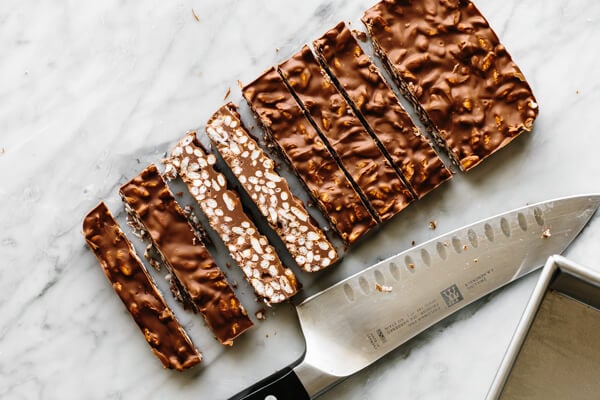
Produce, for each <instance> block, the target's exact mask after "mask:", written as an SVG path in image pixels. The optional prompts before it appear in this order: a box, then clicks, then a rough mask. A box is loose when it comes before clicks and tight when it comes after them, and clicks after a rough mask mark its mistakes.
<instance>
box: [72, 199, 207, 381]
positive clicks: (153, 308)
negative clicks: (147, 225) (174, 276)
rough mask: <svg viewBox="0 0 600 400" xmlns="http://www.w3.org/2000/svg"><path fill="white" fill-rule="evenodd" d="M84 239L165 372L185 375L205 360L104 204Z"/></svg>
mask: <svg viewBox="0 0 600 400" xmlns="http://www.w3.org/2000/svg"><path fill="white" fill-rule="evenodd" d="M83 235H84V236H85V240H86V241H87V243H88V245H89V246H90V248H91V249H92V251H93V252H94V254H95V255H96V257H97V258H98V261H99V262H100V265H101V266H102V270H103V271H104V274H105V275H106V277H107V278H108V280H109V281H110V283H111V284H112V286H113V288H114V289H115V292H117V295H118V296H119V298H120V299H121V301H122V302H123V304H124V305H125V307H126V308H127V310H128V311H129V313H130V314H131V316H132V317H133V319H134V321H135V322H136V324H137V325H138V327H139V328H140V330H141V331H142V332H143V333H144V337H145V338H146V341H147V342H148V344H149V345H150V347H151V348H152V352H153V353H154V354H155V355H156V356H157V357H158V358H159V359H160V361H161V362H162V363H163V366H164V367H165V368H170V369H176V370H178V371H182V370H184V369H186V368H190V367H192V366H194V365H196V364H198V363H199V362H200V361H201V360H202V356H201V354H200V353H199V352H198V350H196V348H195V347H194V345H193V344H192V342H191V340H190V338H189V337H188V336H187V334H186V333H185V331H184V330H183V328H182V327H181V325H180V324H179V321H177V319H176V318H175V316H174V315H173V312H172V311H171V309H170V308H169V307H168V306H167V304H166V303H165V300H164V298H163V297H162V295H161V294H160V292H159V291H158V289H157V288H156V285H155V284H154V281H153V280H152V278H151V277H150V275H149V274H148V271H146V268H145V267H144V265H143V264H142V262H141V261H140V259H139V258H138V256H137V255H136V253H135V250H134V249H133V246H132V245H131V242H129V240H128V239H127V238H126V237H125V234H124V233H123V231H122V230H121V228H120V227H119V225H118V224H117V221H116V220H115V219H114V217H113V216H112V214H111V213H110V211H109V210H108V208H107V207H106V205H105V204H104V203H100V204H99V205H98V206H96V207H95V208H94V209H93V210H91V211H90V212H89V213H88V214H87V215H86V216H85V219H84V221H83Z"/></svg>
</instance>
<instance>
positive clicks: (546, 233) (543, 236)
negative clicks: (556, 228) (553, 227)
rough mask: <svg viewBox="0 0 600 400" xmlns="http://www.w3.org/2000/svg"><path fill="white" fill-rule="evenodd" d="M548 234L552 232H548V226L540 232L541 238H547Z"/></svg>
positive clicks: (550, 234)
mask: <svg viewBox="0 0 600 400" xmlns="http://www.w3.org/2000/svg"><path fill="white" fill-rule="evenodd" d="M550 236H552V233H550V228H546V229H544V231H543V232H542V239H548V238H549V237H550Z"/></svg>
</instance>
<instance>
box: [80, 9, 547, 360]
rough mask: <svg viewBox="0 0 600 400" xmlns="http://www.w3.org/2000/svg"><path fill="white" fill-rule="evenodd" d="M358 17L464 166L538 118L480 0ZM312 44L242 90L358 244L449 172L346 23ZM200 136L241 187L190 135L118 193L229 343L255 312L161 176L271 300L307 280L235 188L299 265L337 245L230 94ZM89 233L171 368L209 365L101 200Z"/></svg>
mask: <svg viewBox="0 0 600 400" xmlns="http://www.w3.org/2000/svg"><path fill="white" fill-rule="evenodd" d="M363 21H364V23H365V25H366V26H367V29H368V31H369V33H370V36H371V39H372V42H373V44H374V47H375V50H376V52H377V53H378V55H379V56H380V57H381V59H382V60H383V63H384V65H385V66H386V67H387V69H388V72H389V73H390V74H391V76H392V77H394V79H395V80H396V83H397V84H398V86H399V87H400V89H401V90H402V91H403V93H404V94H405V95H406V96H407V97H408V98H409V100H410V101H412V102H413V103H414V105H415V107H416V111H417V113H418V114H419V115H420V116H421V117H422V120H423V122H424V123H425V125H426V126H427V128H428V130H429V131H430V133H431V134H432V135H433V137H434V138H435V140H436V141H437V142H438V143H439V144H440V146H441V147H442V148H444V149H446V150H447V152H448V154H449V155H450V157H451V159H452V160H453V161H454V162H455V163H456V164H457V165H458V166H459V167H460V168H461V169H463V170H468V169H470V168H472V167H474V166H475V165H477V164H478V163H479V162H480V161H482V160H483V159H484V158H485V157H487V156H489V155H490V154H492V153H493V152H495V151H496V150H498V149H499V148H501V147H503V146H504V145H506V144H507V143H508V142H510V141H511V140H512V139H513V138H514V137H516V136H517V135H518V134H519V133H521V132H523V131H526V130H530V129H531V128H532V124H533V120H534V119H535V117H536V115H537V104H536V102H535V99H534V97H533V95H532V93H531V89H530V88H529V85H528V84H527V83H526V81H525V80H524V78H523V75H522V74H521V72H520V71H519V69H518V67H517V66H516V65H515V64H514V63H513V62H512V60H511V58H510V56H509V55H508V53H507V52H506V50H505V49H504V47H503V46H502V45H501V44H500V43H499V41H498V38H497V37H496V35H495V34H494V32H493V31H492V30H491V29H490V28H489V25H488V23H487V21H486V20H485V18H484V17H483V16H482V15H481V13H480V12H479V11H478V10H477V9H476V8H475V6H474V5H473V4H472V3H470V2H468V1H460V2H459V1H441V0H440V2H439V3H437V2H436V1H422V0H414V1H397V2H393V1H384V2H381V3H379V4H377V5H375V6H374V7H372V8H371V9H369V10H367V11H366V12H365V14H364V17H363ZM358 36H359V39H360V40H364V37H363V38H360V35H358ZM313 45H314V49H315V52H316V54H317V57H315V55H313V52H312V51H311V49H310V48H309V47H308V46H304V47H303V48H302V49H301V51H300V52H298V53H297V54H295V55H294V56H292V57H291V58H290V59H288V60H287V61H285V62H283V63H282V64H280V65H279V66H278V67H277V68H275V67H272V68H270V69H269V70H267V71H266V72H265V73H264V74H263V75H261V76H260V77H259V78H257V79H256V80H255V81H254V82H252V83H250V84H248V85H247V86H245V87H244V88H243V90H242V91H243V95H244V97H245V99H246V100H247V102H248V103H249V105H250V107H251V108H252V109H253V111H254V112H255V114H256V115H257V117H258V118H259V120H260V121H261V123H262V126H263V128H264V131H265V139H266V141H267V143H268V145H269V147H271V148H273V149H275V150H276V151H277V152H278V153H279V155H280V156H281V158H282V159H284V160H286V162H287V163H288V164H289V166H290V167H291V168H292V170H293V171H294V172H295V173H296V174H297V176H298V177H299V179H300V181H301V182H303V183H304V185H305V187H306V189H307V191H308V192H309V193H310V194H311V195H312V197H313V201H314V203H315V204H316V205H318V207H319V208H320V210H321V211H322V212H323V214H324V215H325V216H326V218H328V220H329V222H330V223H331V226H332V227H333V229H334V231H335V232H337V234H338V235H339V237H340V238H341V239H342V240H343V242H344V243H345V244H346V245H352V244H353V243H354V242H356V240H358V239H359V238H360V237H362V236H363V235H364V234H365V233H366V232H367V231H369V230H370V229H371V228H372V227H374V226H375V225H377V224H379V223H381V222H384V221H387V220H389V219H390V218H392V217H393V216H395V215H396V214H398V213H399V212H400V211H401V210H403V209H404V208H405V207H406V206H407V205H408V204H410V203H411V202H412V201H414V200H415V199H418V198H421V197H423V196H424V195H425V194H427V193H428V192H430V191H431V190H433V189H434V188H436V187H437V186H438V185H440V184H441V183H443V182H444V181H446V180H448V179H450V177H451V176H452V175H451V174H450V172H449V171H448V169H447V168H446V167H445V166H444V164H443V163H442V161H441V160H440V158H439V157H438V156H437V155H436V153H435V151H434V149H433V148H432V146H431V144H430V143H429V141H428V140H427V139H426V138H425V136H423V135H421V134H420V131H419V129H418V128H417V127H416V126H415V125H414V123H413V122H412V120H411V119H410V117H409V116H408V114H407V113H406V112H405V110H404V109H403V108H402V107H401V105H400V103H399V102H398V99H397V97H396V96H395V95H394V92H393V91H392V90H391V89H390V86H389V85H388V83H386V81H385V80H384V78H383V77H382V75H381V74H380V72H379V71H378V68H377V67H376V66H375V65H374V64H373V63H372V62H371V60H370V59H369V57H368V56H367V55H366V54H365V53H364V52H363V50H362V49H361V47H360V46H359V44H358V42H357V40H356V39H355V37H354V36H353V34H352V33H351V31H350V30H349V29H348V28H347V27H346V26H345V24H344V23H340V24H338V25H337V26H335V27H334V28H333V29H331V30H330V31H328V32H327V33H326V34H325V35H323V36H322V37H321V38H319V39H318V40H316V41H315V42H314V43H313ZM206 133H207V135H208V137H209V138H210V140H211V142H212V145H213V146H212V147H213V151H214V149H216V151H218V152H219V153H220V155H221V157H222V158H223V160H224V162H225V163H226V164H227V167H228V168H229V169H230V171H231V172H232V174H233V176H235V178H236V180H237V182H236V184H235V185H231V184H229V185H228V182H227V180H226V178H225V176H224V175H223V174H222V173H220V172H219V171H218V170H217V169H215V164H216V160H217V158H216V156H215V154H212V153H210V152H209V151H206V150H205V149H204V148H203V147H202V145H201V144H200V142H199V141H198V138H197V137H196V133H195V132H190V133H188V134H187V135H186V136H185V137H184V138H183V139H181V140H180V141H179V142H178V143H177V144H176V146H175V147H174V148H173V149H172V151H171V153H170V155H169V156H168V157H167V158H166V159H165V160H164V163H165V171H164V174H163V175H161V173H160V172H159V170H158V168H157V167H156V166H155V165H151V166H149V167H147V168H146V169H145V170H144V171H143V172H142V173H141V174H140V175H138V176H137V177H135V178H134V179H132V180H131V181H130V182H128V183H126V184H125V185H123V186H122V187H121V191H120V193H121V196H122V198H123V201H124V204H125V208H126V210H127V211H128V215H129V222H130V225H132V227H134V229H135V230H136V231H138V232H139V233H140V234H141V236H142V238H144V239H147V240H148V241H149V242H150V245H151V246H150V247H149V248H150V251H149V252H147V253H148V254H146V257H147V258H148V259H149V261H151V263H152V264H153V265H164V266H166V268H167V269H168V271H169V273H170V274H171V277H172V288H173V293H174V294H175V296H176V297H177V298H178V299H179V300H180V301H182V302H183V303H184V304H185V305H186V306H188V307H189V308H191V309H192V310H194V311H198V312H200V313H201V314H202V315H203V317H204V319H205V321H206V323H207V325H208V326H209V327H210V328H211V329H212V331H213V332H214V334H215V336H216V337H217V339H218V340H219V341H220V342H221V343H223V344H226V345H231V344H232V342H233V340H234V338H236V337H237V336H239V335H240V334H241V333H243V332H244V331H246V330H247V329H248V328H250V327H251V326H252V322H251V320H250V319H249V317H248V315H247V313H246V311H245V309H244V307H243V306H242V304H241V303H240V301H239V300H238V299H237V297H236V295H235V293H234V291H233V290H232V288H231V287H230V286H229V284H228V282H227V280H226V279H225V276H224V275H223V273H222V271H221V270H220V269H219V268H218V267H217V265H216V264H215V262H214V261H213V258H212V257H211V255H210V254H209V253H208V251H207V249H206V248H205V247H204V245H203V243H202V235H201V233H200V232H199V231H198V228H197V227H196V226H195V225H194V224H192V223H190V221H189V218H188V217H189V216H188V215H186V213H185V212H184V210H183V209H182V208H181V207H180V206H179V205H178V203H177V201H176V200H175V197H174V196H173V194H172V192H171V191H170V189H169V187H168V185H167V183H166V182H165V180H164V178H166V179H167V180H170V179H173V178H175V177H176V176H179V177H180V178H181V179H182V180H183V181H184V182H185V184H186V185H187V187H188V189H189V192H190V193H191V194H192V196H193V197H194V198H195V199H196V201H197V202H198V204H199V206H200V208H201V210H202V212H203V213H204V214H205V216H206V219H207V221H208V223H209V224H210V227H211V229H213V230H214V231H215V232H217V233H218V234H219V236H220V238H221V240H222V242H223V243H224V244H225V246H226V247H227V248H228V249H229V251H230V253H231V256H232V258H233V259H234V260H235V261H236V263H237V264H238V266H239V267H240V268H241V269H242V270H243V273H244V275H245V277H246V279H247V281H248V283H249V284H250V286H252V288H253V289H254V291H255V293H256V295H257V296H258V297H260V298H261V299H264V301H265V302H266V303H267V304H271V303H279V302H282V301H285V300H286V299H288V298H290V297H291V296H293V295H294V294H296V292H297V291H298V289H299V284H298V282H297V280H296V277H295V275H294V273H293V272H292V270H291V269H289V268H287V267H285V266H284V265H283V264H282V262H281V260H280V258H279V256H278V254H277V252H276V251H275V249H274V248H273V246H272V245H271V244H269V241H268V240H267V238H266V237H265V236H264V235H263V234H261V232H259V230H258V229H257V227H256V226H255V224H254V223H253V221H252V220H251V218H250V217H249V216H248V215H247V214H246V213H245V212H244V209H243V205H242V202H241V200H240V197H239V196H238V194H237V193H236V191H235V190H234V189H233V187H234V186H236V187H239V188H240V189H241V190H243V191H245V192H246V194H247V195H248V198H249V199H251V200H252V202H253V203H254V206H255V207H257V208H258V210H260V213H261V214H262V216H263V217H264V218H265V219H266V221H267V222H268V223H269V225H270V226H271V228H272V229H273V230H274V231H275V232H276V233H277V234H278V236H279V237H280V238H281V240H282V242H283V244H284V245H285V247H286V249H287V251H288V252H289V254H290V255H292V257H293V258H294V259H295V261H296V264H297V266H298V267H299V268H300V269H302V270H304V271H308V272H314V271H319V270H322V269H323V268H327V267H328V266H330V265H332V264H334V263H336V261H338V254H337V252H336V250H335V248H334V246H333V245H332V243H331V242H330V240H328V237H327V236H326V235H325V234H324V232H323V231H322V230H321V229H320V228H319V227H318V226H317V225H316V223H314V222H313V220H312V219H311V217H310V215H309V213H308V212H307V210H306V208H305V207H304V205H303V203H302V202H301V201H300V200H299V199H298V198H297V197H296V196H295V195H294V194H293V193H292V191H291V190H290V187H289V186H288V183H287V182H286V180H285V179H284V178H283V177H282V176H281V175H280V174H279V173H278V171H277V168H276V166H275V162H274V161H273V160H272V159H271V158H270V157H269V155H268V153H267V152H266V151H265V150H263V149H262V148H261V147H260V146H259V145H258V144H257V142H256V141H255V140H254V139H253V138H252V137H251V136H250V135H249V133H248V131H247V130H246V129H245V128H244V126H243V124H242V121H241V120H240V116H239V114H238V112H237V109H236V107H235V106H234V105H233V104H231V103H229V104H227V105H225V106H223V107H222V108H221V109H219V110H218V111H217V112H216V113H215V114H214V115H213V117H212V118H211V119H210V120H209V121H208V123H207V124H206ZM84 235H85V237H86V240H87V242H88V243H89V245H90V247H91V248H92V249H93V251H94V252H95V254H96V256H97V257H98V259H99V260H100V263H101V264H102V266H103V268H104V272H105V273H106V275H107V276H108V278H109V280H110V281H111V282H112V284H113V286H114V288H115V290H116V291H117V293H118V295H119V296H120V297H121V299H122V300H123V302H124V303H125V305H126V306H127V307H128V309H129V311H130V312H131V314H132V315H133V317H134V319H135V321H136V322H137V324H138V325H139V327H140V329H141V330H142V331H143V332H144V335H145V337H146V340H147V341H148V343H149V344H150V346H151V347H152V349H153V351H154V352H155V354H156V355H157V356H158V357H159V358H160V359H161V360H162V362H163V364H164V366H165V367H168V368H175V369H178V370H182V369H185V368H187V367H190V366H192V365H195V364H197V363H198V362H200V360H201V355H200V353H199V352H198V350H197V349H196V348H195V347H194V346H193V344H192V343H191V341H190V339H189V338H188V336H187V335H186V334H185V332H184V330H183V329H182V327H181V326H180V324H179V323H178V322H177V320H176V319H175V317H174V315H173V313H172V312H171V310H170V309H169V308H168V306H167V305H166V303H165V301H164V299H163V297H162V296H161V294H160V293H159V292H158V290H157V289H156V286H155V285H154V283H153V281H152V279H151V277H150V275H149V274H148V272H147V270H146V269H145V267H144V265H143V264H142V262H141V261H140V259H139V258H138V257H137V256H136V254H135V252H134V250H133V247H132V245H131V243H130V242H129V241H128V240H127V238H126V237H125V235H124V233H123V231H122V230H121V229H120V228H119V226H118V225H117V222H116V221H115V219H114V218H113V217H112V215H111V214H110V212H109V210H108V209H107V208H106V206H105V205H104V204H103V203H101V204H100V205H99V206H97V207H96V208H95V209H94V210H92V211H91V212H90V213H89V214H88V215H87V217H86V218H85V221H84Z"/></svg>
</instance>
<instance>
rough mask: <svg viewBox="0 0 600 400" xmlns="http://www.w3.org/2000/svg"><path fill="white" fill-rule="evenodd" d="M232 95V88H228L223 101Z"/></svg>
mask: <svg viewBox="0 0 600 400" xmlns="http://www.w3.org/2000/svg"><path fill="white" fill-rule="evenodd" d="M230 94H231V88H228V89H227V91H226V92H225V96H223V100H227V98H228V97H229V95H230Z"/></svg>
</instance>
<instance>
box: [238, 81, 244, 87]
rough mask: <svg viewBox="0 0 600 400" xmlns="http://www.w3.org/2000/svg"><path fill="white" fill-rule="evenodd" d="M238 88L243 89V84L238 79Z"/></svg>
mask: <svg viewBox="0 0 600 400" xmlns="http://www.w3.org/2000/svg"><path fill="white" fill-rule="evenodd" d="M238 86H239V87H240V89H243V88H244V84H243V83H242V81H240V80H239V79H238Z"/></svg>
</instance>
